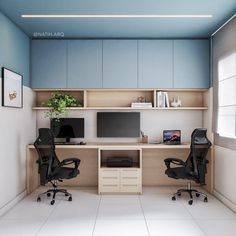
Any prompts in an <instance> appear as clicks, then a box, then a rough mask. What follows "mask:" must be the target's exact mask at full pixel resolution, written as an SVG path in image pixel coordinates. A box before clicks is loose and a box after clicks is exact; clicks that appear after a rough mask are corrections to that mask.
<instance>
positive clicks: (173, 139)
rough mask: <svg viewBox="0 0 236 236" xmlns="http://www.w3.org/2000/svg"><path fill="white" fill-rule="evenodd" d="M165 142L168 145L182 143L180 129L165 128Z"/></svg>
mask: <svg viewBox="0 0 236 236" xmlns="http://www.w3.org/2000/svg"><path fill="white" fill-rule="evenodd" d="M163 143H164V144H167V145H179V144H181V131H180V130H163Z"/></svg>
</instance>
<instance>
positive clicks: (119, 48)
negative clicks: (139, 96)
mask: <svg viewBox="0 0 236 236" xmlns="http://www.w3.org/2000/svg"><path fill="white" fill-rule="evenodd" d="M137 87H138V79H137V40H104V41H103V88H137Z"/></svg>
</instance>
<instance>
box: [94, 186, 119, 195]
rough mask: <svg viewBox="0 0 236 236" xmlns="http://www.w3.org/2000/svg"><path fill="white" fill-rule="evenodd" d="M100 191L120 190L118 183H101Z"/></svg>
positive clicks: (111, 191)
mask: <svg viewBox="0 0 236 236" xmlns="http://www.w3.org/2000/svg"><path fill="white" fill-rule="evenodd" d="M99 192H100V193H113V192H120V185H116V184H101V185H100V186H99Z"/></svg>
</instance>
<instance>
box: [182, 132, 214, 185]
mask: <svg viewBox="0 0 236 236" xmlns="http://www.w3.org/2000/svg"><path fill="white" fill-rule="evenodd" d="M210 147H211V142H210V141H209V140H208V138H207V130H206V129H204V128H202V129H200V128H198V129H195V130H194V131H193V133H192V135H191V147H190V149H191V151H190V154H189V156H188V159H187V161H186V166H187V167H189V168H191V171H192V175H193V176H195V177H196V178H197V180H198V182H199V183H200V184H203V185H204V184H205V174H206V172H207V170H206V164H207V163H208V161H207V159H206V157H207V153H208V150H209V148H210Z"/></svg>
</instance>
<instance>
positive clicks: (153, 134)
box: [37, 110, 203, 142]
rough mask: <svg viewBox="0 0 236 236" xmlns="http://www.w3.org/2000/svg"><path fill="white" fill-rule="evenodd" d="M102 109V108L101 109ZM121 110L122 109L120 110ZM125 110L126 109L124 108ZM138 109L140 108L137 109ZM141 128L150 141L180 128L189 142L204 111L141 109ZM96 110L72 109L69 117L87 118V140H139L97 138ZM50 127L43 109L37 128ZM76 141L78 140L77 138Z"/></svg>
mask: <svg viewBox="0 0 236 236" xmlns="http://www.w3.org/2000/svg"><path fill="white" fill-rule="evenodd" d="M99 111H101V110H99ZM119 111H120V110H119ZM124 111H125V110H124ZM137 111H138V110H137ZM140 112H141V130H143V131H144V132H145V134H147V135H148V136H149V140H150V141H154V140H160V141H161V140H162V130H164V129H180V130H181V131H182V141H183V142H189V141H190V135H191V133H192V131H193V130H194V129H195V128H199V127H202V126H203V112H202V111H184V110H182V111H155V110H153V111H151V110H149V111H148V110H146V111H140ZM96 114H97V111H96V110H84V111H71V112H70V113H69V116H68V117H84V118H85V134H86V136H85V139H84V141H86V142H112V141H113V142H139V139H135V138H129V139H127V138H122V139H121V138H119V139H118V138H109V139H108V138H97V137H96V132H97V129H96ZM42 127H49V119H48V118H45V115H44V112H43V111H38V112H37V128H42ZM75 141H77V140H76V139H75Z"/></svg>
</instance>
